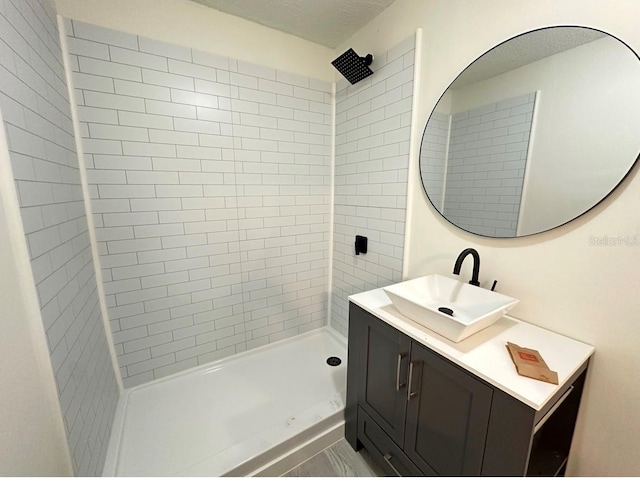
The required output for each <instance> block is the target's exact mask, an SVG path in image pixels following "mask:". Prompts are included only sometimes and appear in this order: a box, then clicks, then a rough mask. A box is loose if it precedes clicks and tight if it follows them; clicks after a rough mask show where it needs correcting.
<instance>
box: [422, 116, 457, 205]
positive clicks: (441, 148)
mask: <svg viewBox="0 0 640 481" xmlns="http://www.w3.org/2000/svg"><path fill="white" fill-rule="evenodd" d="M450 122H451V116H450V115H448V114H445V113H442V112H433V113H432V114H431V116H430V117H429V120H428V122H427V126H426V127H425V130H424V134H423V136H422V143H421V145H420V179H421V183H422V185H423V186H424V189H425V191H426V192H427V193H428V197H429V200H430V201H431V203H432V204H433V205H434V207H435V208H436V209H438V211H439V212H443V211H444V186H445V179H446V175H445V174H446V172H447V153H448V145H449V129H450Z"/></svg>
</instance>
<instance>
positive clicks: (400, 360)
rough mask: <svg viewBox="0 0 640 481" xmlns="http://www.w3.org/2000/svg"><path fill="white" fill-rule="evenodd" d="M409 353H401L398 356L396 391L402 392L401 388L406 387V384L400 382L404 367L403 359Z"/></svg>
mask: <svg viewBox="0 0 640 481" xmlns="http://www.w3.org/2000/svg"><path fill="white" fill-rule="evenodd" d="M407 354H409V353H408V352H401V353H400V354H398V365H397V366H396V391H400V389H401V388H403V387H405V386H406V384H405V383H401V382H400V368H401V366H402V358H403V357H405V356H406V355H407Z"/></svg>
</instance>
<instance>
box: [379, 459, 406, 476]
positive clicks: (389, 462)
mask: <svg viewBox="0 0 640 481" xmlns="http://www.w3.org/2000/svg"><path fill="white" fill-rule="evenodd" d="M391 458H392V456H391V455H390V454H385V455H384V456H383V459H384V460H385V461H386V462H387V464H388V465H389V467H390V468H391V469H392V470H393V472H394V473H396V476H402V474H400V472H399V471H398V470H397V469H396V467H395V466H394V465H393V464H391Z"/></svg>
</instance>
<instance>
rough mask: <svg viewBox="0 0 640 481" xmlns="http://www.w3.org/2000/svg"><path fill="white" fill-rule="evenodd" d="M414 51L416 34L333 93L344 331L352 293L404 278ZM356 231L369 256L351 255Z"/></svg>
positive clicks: (338, 322)
mask: <svg viewBox="0 0 640 481" xmlns="http://www.w3.org/2000/svg"><path fill="white" fill-rule="evenodd" d="M414 51H415V37H414V36H411V37H409V38H407V39H406V40H405V41H403V42H401V43H400V44H399V45H398V46H396V47H394V48H393V49H391V50H389V51H388V52H386V53H384V54H382V55H376V58H375V62H374V63H373V65H372V67H371V68H372V70H373V71H374V72H375V73H374V74H373V75H371V76H370V77H368V78H366V79H365V80H362V81H361V82H359V83H357V84H355V85H349V84H348V83H347V82H346V81H341V82H340V83H339V86H338V89H337V90H338V91H337V93H336V162H335V163H336V167H335V169H336V171H335V218H334V259H333V273H332V275H333V288H332V289H333V292H332V298H331V300H332V303H331V325H332V327H334V328H335V329H336V330H337V331H338V332H340V333H341V334H343V335H345V336H346V335H347V328H348V299H347V298H348V296H350V295H351V294H355V293H357V292H362V291H366V290H369V289H373V288H376V287H382V286H386V285H389V284H392V283H393V282H399V281H401V280H402V259H403V247H404V230H405V215H406V204H407V170H408V165H409V138H410V133H411V106H412V100H413V65H414ZM356 234H358V235H363V236H366V237H368V238H369V242H368V252H367V254H361V255H359V256H355V255H354V254H355V251H354V241H355V236H356Z"/></svg>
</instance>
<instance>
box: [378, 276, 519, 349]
mask: <svg viewBox="0 0 640 481" xmlns="http://www.w3.org/2000/svg"><path fill="white" fill-rule="evenodd" d="M384 291H385V292H386V293H387V296H389V299H390V300H391V302H392V303H393V305H394V306H395V308H396V309H398V311H400V312H401V313H402V314H403V315H405V316H406V317H408V318H409V319H411V320H412V321H414V322H417V323H418V324H420V325H422V326H424V327H426V328H427V329H431V330H432V331H435V332H437V333H438V334H440V335H441V336H444V337H446V338H447V339H449V340H451V341H453V342H460V341H462V340H463V339H466V338H467V337H469V336H471V335H472V334H475V333H476V332H478V331H480V330H481V329H484V328H486V327H489V326H490V325H491V324H493V323H494V322H496V321H497V320H498V319H500V318H501V317H502V316H503V315H504V314H506V313H507V311H509V310H510V309H511V308H512V307H514V306H515V305H516V304H517V303H518V302H520V301H519V300H518V299H514V298H513V297H508V296H505V295H503V294H499V293H497V292H493V291H490V290H488V289H483V288H481V287H476V286H472V285H471V284H466V283H463V282H460V281H459V280H457V279H451V278H450V277H446V276H441V275H438V274H432V275H429V276H424V277H418V278H417V279H413V280H410V281H405V282H400V283H398V284H394V285H392V286H389V287H385V288H384ZM439 308H443V310H446V309H450V310H451V311H453V312H452V313H451V314H446V313H445V312H441V311H439V310H438V309H439Z"/></svg>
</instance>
